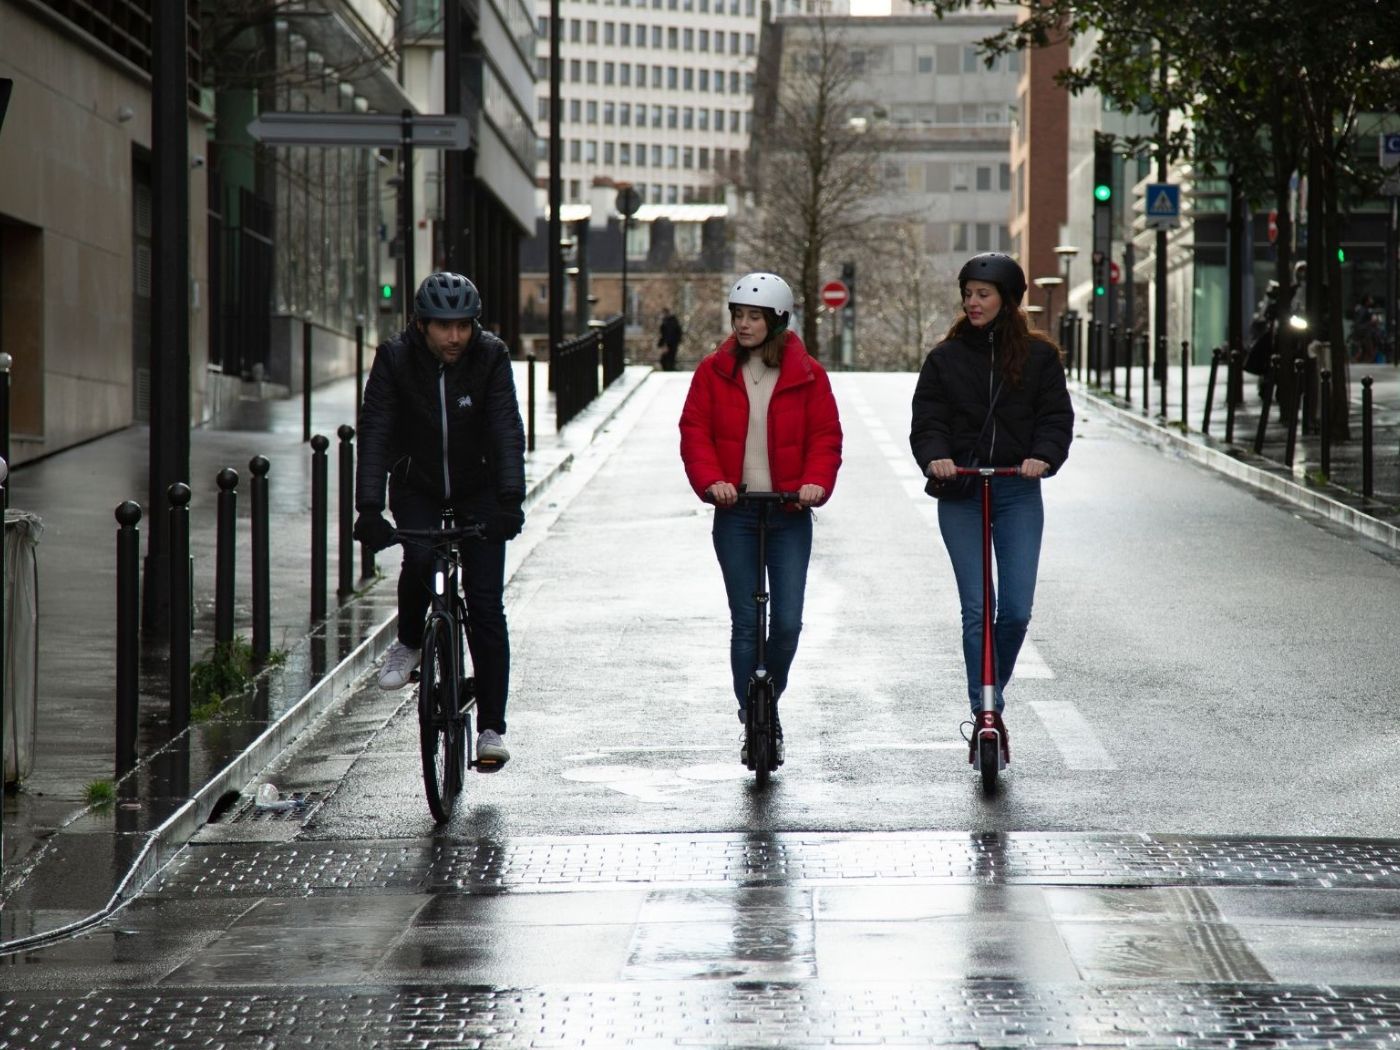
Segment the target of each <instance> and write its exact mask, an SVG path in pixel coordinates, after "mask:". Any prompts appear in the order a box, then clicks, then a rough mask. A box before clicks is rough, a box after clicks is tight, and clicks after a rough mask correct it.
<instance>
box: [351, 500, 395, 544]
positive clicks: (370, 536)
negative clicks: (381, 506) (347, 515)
mask: <svg viewBox="0 0 1400 1050" xmlns="http://www.w3.org/2000/svg"><path fill="white" fill-rule="evenodd" d="M353 535H354V537H355V539H357V540H359V541H360V542H361V543H363V544H364V545H365V546H366V547H368V548H369V549H370V550H371V551H382V550H383V549H384V548H385V547H392V546H393V545H394V543H395V540H394V526H392V525H390V524H389V523H388V522H387V521H386V520H385V519H384V512H383V511H382V510H366V511H364V512H363V513H361V514H360V516H359V517H358V518H356V519H355V529H354V533H353Z"/></svg>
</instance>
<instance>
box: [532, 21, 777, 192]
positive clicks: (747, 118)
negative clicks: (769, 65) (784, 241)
mask: <svg viewBox="0 0 1400 1050" xmlns="http://www.w3.org/2000/svg"><path fill="white" fill-rule="evenodd" d="M536 7H537V11H538V12H539V17H540V38H539V49H538V56H539V58H538V65H537V69H536V77H537V82H538V83H537V92H536V100H537V101H536V107H537V108H536V114H535V116H536V123H535V127H536V130H537V133H538V136H539V141H540V143H541V145H540V157H539V167H538V175H539V178H540V179H541V180H545V179H547V178H548V173H549V163H548V161H549V158H548V147H549V111H548V100H549V32H548V11H549V6H548V4H547V3H545V2H543V0H541V2H539V3H537V5H536ZM560 17H561V22H562V32H563V43H562V46H561V48H560V56H561V58H562V60H563V69H562V82H561V90H560V95H561V98H562V99H563V117H562V122H561V138H562V143H563V159H562V163H561V173H562V178H563V183H564V185H563V194H564V196H563V199H564V200H565V201H578V202H584V201H587V199H588V191H589V186H590V184H591V183H592V181H593V179H594V178H595V177H600V176H601V177H607V178H610V179H613V180H614V181H618V182H623V181H626V182H631V183H632V184H634V185H635V186H636V187H637V188H638V189H639V190H642V191H644V198H645V200H647V201H648V202H651V203H658V204H659V203H677V202H681V203H684V202H687V201H690V200H722V199H723V194H722V189H721V183H722V179H721V177H720V176H721V174H722V172H723V171H724V170H725V169H726V168H728V167H729V166H730V165H732V164H736V163H741V158H742V156H743V153H744V152H745V151H746V150H747V148H748V138H749V130H750V122H751V119H752V118H751V115H750V114H751V111H752V101H753V98H752V90H753V86H752V85H753V72H754V63H755V55H756V52H757V47H758V32H759V25H760V15H759V4H758V0H651V3H649V4H647V3H645V2H644V0H637V3H635V4H633V5H628V4H625V3H618V2H616V0H614V2H611V3H610V2H603V3H598V2H597V0H590V2H583V0H563V2H562V3H561V4H560Z"/></svg>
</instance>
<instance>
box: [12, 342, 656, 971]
mask: <svg viewBox="0 0 1400 1050" xmlns="http://www.w3.org/2000/svg"><path fill="white" fill-rule="evenodd" d="M527 368H528V366H527V365H526V364H525V363H524V362H516V363H515V369H516V375H515V379H516V387H517V391H518V394H519V397H520V401H521V414H522V416H525V417H526V425H527V429H528V425H529V424H528V410H527V406H526V396H527V394H526V391H527ZM651 371H652V369H651V367H650V366H649V365H646V366H643V365H632V366H629V367H628V368H627V370H626V371H625V372H624V374H623V376H622V378H621V379H620V380H618V381H617V382H615V383H614V384H613V386H612V387H611V388H609V389H607V390H605V391H604V392H603V394H602V395H601V396H600V397H599V398H598V399H597V400H596V401H595V402H594V403H593V404H592V405H590V406H589V407H588V409H586V410H585V411H584V412H583V413H582V414H580V415H579V416H578V417H577V418H576V419H575V420H574V421H573V422H572V423H570V424H569V425H568V426H566V427H565V428H564V430H563V431H562V432H558V433H556V431H555V429H554V401H553V396H552V395H551V394H549V392H548V390H547V385H548V383H547V368H546V367H545V366H542V365H541V366H537V372H536V406H535V436H536V448H535V450H534V451H533V452H532V453H529V454H527V457H526V484H527V488H528V493H527V496H526V511H527V514H528V512H529V508H530V507H531V506H532V505H533V504H534V503H535V502H536V501H537V500H538V499H539V498H540V496H541V494H542V493H544V492H545V490H546V489H547V488H548V487H549V485H550V483H551V482H552V481H553V480H554V479H555V478H556V477H557V476H558V475H559V473H560V472H561V471H563V470H566V469H568V466H569V463H570V461H571V459H572V457H573V454H574V452H575V450H577V449H580V448H582V447H585V446H587V445H588V444H589V443H590V442H591V441H592V440H593V439H594V437H595V435H596V434H597V433H598V432H599V431H600V430H601V429H602V428H603V427H604V426H605V425H606V423H607V421H608V420H609V419H610V418H611V417H612V415H613V414H614V413H615V412H616V411H617V409H618V408H619V407H620V406H621V405H622V403H623V402H624V401H625V400H626V399H627V398H628V397H630V396H631V394H632V393H633V392H634V391H635V390H636V389H637V388H638V386H640V384H641V383H642V382H644V381H645V380H646V378H647V376H648V375H650V373H651ZM354 398H355V388H354V379H353V378H346V379H342V380H337V381H335V382H332V383H329V384H327V385H325V386H323V387H319V388H317V389H316V390H314V391H313V395H312V433H313V434H324V435H326V436H327V437H328V438H329V439H330V442H331V445H330V449H329V452H328V486H327V489H328V504H329V515H328V517H329V523H328V532H329V537H330V540H329V544H328V546H329V559H328V561H329V564H328V573H327V590H328V596H329V604H330V606H331V612H330V614H329V616H328V618H327V620H326V621H325V622H324V623H322V624H319V625H317V624H313V623H312V622H311V618H310V607H311V598H310V595H311V580H310V575H311V574H310V549H311V540H310V529H311V513H310V506H311V490H310V484H311V449H310V447H309V445H306V444H304V443H303V442H302V440H301V438H302V401H301V398H300V397H295V398H292V399H289V400H285V401H251V400H250V401H245V402H243V404H242V405H241V406H240V409H239V411H238V412H237V413H235V414H234V416H233V417H232V418H230V419H229V420H226V421H224V422H223V423H221V424H220V426H218V427H217V428H208V429H197V430H194V431H192V432H191V435H190V472H191V481H190V485H191V488H192V489H193V490H194V498H193V500H192V501H191V505H190V550H191V556H192V559H193V562H194V574H193V580H194V592H195V610H194V638H193V641H192V645H191V653H192V659H193V660H195V661H198V660H200V659H201V658H203V657H204V656H205V654H206V653H207V651H208V650H209V648H210V647H211V645H212V643H213V629H214V622H213V616H214V612H213V600H214V575H213V573H214V548H215V517H214V511H215V497H216V495H217V491H218V489H217V486H216V484H215V476H216V475H217V474H218V472H219V471H220V470H221V469H222V468H224V467H233V468H234V469H235V470H237V471H238V472H239V476H240V483H239V497H238V518H239V521H238V540H237V546H238V551H237V574H236V575H237V586H236V595H235V633H236V634H239V635H242V636H243V637H245V638H247V637H249V636H250V634H251V597H250V565H251V553H250V528H249V521H250V519H249V497H248V479H249V478H250V476H251V475H250V473H249V471H248V461H249V460H250V459H251V458H252V457H253V456H256V455H263V456H266V457H267V458H268V460H269V461H270V462H271V470H270V471H269V474H268V481H269V502H270V511H271V519H272V521H271V536H272V543H271V547H272V550H271V558H270V562H271V565H270V570H271V577H272V581H273V586H272V610H271V621H272V632H271V638H272V646H273V649H274V651H278V650H280V651H281V652H282V653H284V654H285V661H284V662H283V663H282V664H281V665H280V666H277V667H274V668H273V669H272V670H270V671H268V672H266V673H265V674H263V675H262V676H261V677H260V678H259V679H258V681H257V683H256V686H255V688H254V690H253V691H252V692H251V693H250V694H248V695H247V696H245V697H242V698H239V699H238V700H236V701H232V702H231V703H230V704H229V705H228V707H227V708H226V710H225V711H224V712H223V713H222V714H221V715H220V716H219V717H217V718H215V719H213V720H210V721H207V722H198V721H196V722H195V723H194V724H193V725H192V727H191V729H190V731H189V733H187V734H183V735H181V736H180V737H178V738H177V739H176V740H175V741H168V740H167V733H166V728H165V727H166V725H167V724H168V707H167V705H168V696H169V686H168V670H167V661H168V650H167V649H166V647H165V645H164V643H160V642H157V643H156V644H154V645H143V652H142V673H141V697H140V703H141V710H140V729H139V738H138V744H137V754H138V761H139V766H138V769H137V770H136V772H135V773H134V774H133V775H132V776H129V777H128V778H126V779H125V780H124V781H123V782H122V783H121V784H120V785H118V788H117V796H118V797H117V801H116V803H115V804H108V805H107V806H106V807H105V808H102V807H97V808H94V807H89V806H88V805H87V803H86V801H85V792H86V789H87V787H88V785H89V784H91V783H93V782H95V781H99V780H111V778H112V776H113V765H114V740H115V727H114V723H115V671H114V667H115V649H116V621H115V617H114V615H113V609H114V606H115V602H116V530H117V525H116V521H115V519H114V517H113V512H114V510H115V508H116V507H117V506H118V504H120V503H121V502H122V501H124V500H128V499H133V500H136V501H137V502H139V503H142V504H143V509H144V510H145V511H146V517H148V516H149V513H150V510H149V508H144V503H145V500H146V498H147V492H146V474H147V463H148V455H149V450H148V442H149V429H148V428H147V427H145V426H133V427H130V428H128V429H126V430H123V431H120V432H118V433H115V434H112V435H109V436H107V437H104V438H101V439H98V440H96V441H92V442H90V443H88V444H86V445H83V446H81V447H78V448H75V449H71V450H67V451H65V452H62V453H59V454H56V455H54V456H51V457H49V458H47V459H44V460H40V461H38V462H35V463H31V464H26V465H24V466H21V467H18V468H16V469H15V471H14V473H13V474H12V476H11V478H10V485H9V491H10V506H11V508H12V509H16V510H23V511H30V512H33V513H35V514H37V515H38V516H39V517H40V518H41V519H42V521H43V531H42V534H41V536H40V539H39V543H38V548H37V560H38V568H39V667H38V716H37V722H38V739H37V743H36V746H35V758H34V770H33V772H32V774H31V775H30V776H29V777H28V778H27V779H26V780H25V781H24V783H23V784H22V785H21V786H20V788H19V789H18V790H15V789H13V788H11V790H9V791H7V792H6V793H5V794H4V798H3V805H4V825H3V871H0V945H6V944H9V943H10V942H14V941H16V940H17V939H29V938H38V939H42V938H43V935H44V934H46V933H48V932H50V931H54V930H56V929H59V928H62V927H64V926H65V925H68V924H73V923H79V924H81V923H82V922H83V921H85V920H86V919H87V918H88V917H90V916H94V915H95V914H97V913H99V912H101V911H104V910H108V909H109V908H110V907H111V906H112V905H114V904H115V903H118V902H119V900H120V899H123V898H124V897H125V896H126V895H129V894H130V893H133V892H135V891H136V890H137V889H139V887H140V886H141V884H142V883H143V882H144V881H145V879H146V878H148V877H149V875H150V874H151V873H152V872H154V871H155V870H157V869H158V867H159V865H160V863H162V858H165V857H166V856H167V854H168V852H169V851H172V850H174V849H178V848H179V847H180V846H181V845H182V844H183V842H184V841H185V839H186V838H187V837H188V835H189V834H191V833H192V832H193V831H194V830H195V829H196V828H198V827H199V826H200V825H201V824H203V823H204V821H205V820H207V818H208V816H209V813H210V811H211V810H212V809H213V807H214V806H215V805H216V803H218V802H219V801H220V799H221V797H223V796H225V795H226V794H227V793H229V792H237V791H238V789H239V788H240V787H241V786H242V785H243V784H244V783H246V782H247V780H248V779H250V778H251V777H252V776H253V775H255V774H256V773H257V771H258V770H259V769H260V768H262V766H264V765H266V763H267V762H268V761H270V760H271V759H272V758H274V757H275V756H276V755H277V753H279V752H280V751H281V750H282V749H283V748H284V747H285V746H286V745H287V744H288V743H290V742H291V740H292V739H294V738H295V736H296V735H297V734H298V733H299V732H300V731H301V730H302V729H303V728H305V726H307V725H309V724H310V723H311V722H312V721H313V720H314V719H315V718H316V717H317V716H318V715H319V714H320V713H321V712H323V711H324V710H325V709H326V708H327V707H328V706H329V705H330V704H332V703H333V702H334V701H335V700H336V699H337V697H338V695H339V694H340V693H341V692H342V690H343V689H344V688H345V687H346V686H348V685H349V683H350V682H352V681H353V680H354V679H355V678H357V677H359V676H360V675H361V674H362V673H363V672H364V671H365V670H366V669H367V668H368V667H369V666H370V665H371V664H372V663H373V662H374V660H375V659H376V658H377V657H378V655H379V654H380V653H381V652H382V650H383V649H384V648H385V647H386V646H387V645H388V642H389V641H390V639H391V632H392V628H393V625H394V620H395V616H396V608H395V598H394V588H393V586H392V583H391V585H390V586H386V587H380V586H377V585H376V584H377V583H378V581H379V580H381V579H384V578H385V577H386V575H387V577H388V578H389V579H390V580H391V581H392V579H393V578H394V574H395V570H396V566H397V560H396V558H395V555H394V552H393V551H389V552H386V554H382V555H380V557H379V564H378V571H379V575H378V576H377V577H375V578H373V579H369V580H361V579H360V566H359V547H358V545H356V548H355V558H356V566H355V573H354V576H355V579H356V587H357V588H358V590H357V592H356V593H355V594H352V595H349V596H346V597H345V598H344V599H343V600H340V599H337V596H336V594H335V591H336V585H337V581H338V578H339V572H338V565H337V562H338V557H337V556H338V550H339V544H338V539H337V537H338V492H339V488H338V476H339V469H338V462H339V460H338V446H339V439H338V438H337V437H336V430H337V428H338V427H339V426H340V425H341V424H344V423H350V424H352V425H353V423H354ZM162 512H164V508H162ZM146 517H143V520H142V527H143V528H144V526H145V521H146ZM143 551H144V546H143ZM114 895H115V896H114Z"/></svg>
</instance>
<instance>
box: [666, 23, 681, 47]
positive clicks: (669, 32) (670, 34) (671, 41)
mask: <svg viewBox="0 0 1400 1050" xmlns="http://www.w3.org/2000/svg"><path fill="white" fill-rule="evenodd" d="M680 40H681V31H680V30H679V29H677V28H676V27H675V26H667V28H666V49H667V50H668V51H674V50H676V48H678V47H680V46H681V43H680Z"/></svg>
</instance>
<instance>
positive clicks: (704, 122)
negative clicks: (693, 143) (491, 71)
mask: <svg viewBox="0 0 1400 1050" xmlns="http://www.w3.org/2000/svg"><path fill="white" fill-rule="evenodd" d="M540 101H541V102H544V101H545V100H544V99H540ZM696 117H697V119H698V122H699V127H700V130H701V131H709V130H710V111H709V109H708V108H706V107H705V106H701V107H700V110H699V112H698V113H697V114H696Z"/></svg>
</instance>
